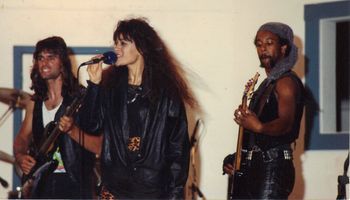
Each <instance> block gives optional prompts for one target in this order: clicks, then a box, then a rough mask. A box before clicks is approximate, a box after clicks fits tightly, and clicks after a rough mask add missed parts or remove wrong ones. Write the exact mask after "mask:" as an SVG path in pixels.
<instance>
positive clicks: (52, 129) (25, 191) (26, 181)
mask: <svg viewBox="0 0 350 200" xmlns="http://www.w3.org/2000/svg"><path fill="white" fill-rule="evenodd" d="M84 97H85V95H80V96H78V97H76V98H75V99H74V100H73V101H72V103H71V104H70V105H69V106H68V107H67V108H66V110H65V113H64V115H66V116H68V117H72V116H73V115H74V114H75V113H76V112H77V111H78V109H79V108H80V105H81V103H82V101H83V99H84ZM61 133H62V132H61V131H60V129H59V123H58V121H52V122H50V123H49V124H47V125H46V126H45V130H44V136H45V137H46V138H44V140H43V142H42V145H40V148H39V150H38V151H36V152H31V153H30V154H31V155H32V156H33V158H34V159H35V161H36V163H35V165H34V166H33V168H32V169H31V170H30V172H29V173H28V174H23V176H22V195H23V197H24V198H32V196H33V195H34V194H35V191H36V189H37V186H38V183H39V181H40V180H41V179H42V178H43V177H44V176H46V175H48V174H49V173H51V172H53V171H54V170H55V169H56V168H57V165H58V161H57V160H54V159H53V158H52V157H53V154H54V152H55V151H56V149H57V146H58V144H57V143H56V140H57V138H58V136H59V135H60V134H61Z"/></svg>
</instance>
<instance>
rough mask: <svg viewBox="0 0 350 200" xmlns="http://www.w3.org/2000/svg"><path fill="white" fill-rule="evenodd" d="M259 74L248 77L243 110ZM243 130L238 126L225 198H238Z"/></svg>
mask: <svg viewBox="0 0 350 200" xmlns="http://www.w3.org/2000/svg"><path fill="white" fill-rule="evenodd" d="M259 76H260V74H259V73H256V74H255V76H254V77H253V78H252V79H250V80H249V81H248V82H247V84H246V85H245V89H244V92H243V97H242V104H241V106H242V108H243V109H244V110H245V109H246V108H247V102H248V100H250V99H251V97H252V96H253V92H254V87H255V85H256V83H257V82H258V78H259ZM243 131H244V128H243V127H242V126H239V131H238V139H237V147H236V156H235V159H234V161H233V163H232V165H233V169H234V171H233V174H232V175H230V176H229V181H228V189H227V199H228V200H232V199H237V198H240V194H239V193H240V191H241V190H240V189H239V184H238V183H239V179H241V177H242V176H243V172H242V171H241V160H242V144H243Z"/></svg>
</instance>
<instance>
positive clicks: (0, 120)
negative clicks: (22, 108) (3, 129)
mask: <svg viewBox="0 0 350 200" xmlns="http://www.w3.org/2000/svg"><path fill="white" fill-rule="evenodd" d="M20 100H21V99H20V95H19V94H18V95H17V99H16V101H12V102H11V105H10V106H9V107H8V108H7V110H6V111H5V113H4V114H3V115H2V116H1V117H0V126H1V125H2V124H3V123H4V122H5V121H6V119H7V118H8V117H9V115H10V114H11V113H13V111H15V110H16V108H18V107H19V101H20Z"/></svg>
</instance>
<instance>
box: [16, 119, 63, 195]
mask: <svg viewBox="0 0 350 200" xmlns="http://www.w3.org/2000/svg"><path fill="white" fill-rule="evenodd" d="M55 125H56V124H55V122H50V123H49V124H47V126H46V127H45V131H44V136H45V139H44V140H43V141H45V140H46V139H47V138H48V137H49V136H50V134H51V132H52V131H53V130H54V128H55ZM57 146H58V145H56V144H55V143H52V144H51V146H50V147H49V149H48V152H47V153H46V154H43V153H40V151H39V152H36V153H33V152H32V153H30V155H32V156H33V157H34V159H35V161H36V163H35V165H34V166H33V168H32V169H31V171H30V172H29V173H28V174H23V176H22V179H21V182H22V195H23V197H24V198H36V194H37V189H38V185H39V183H40V180H42V179H43V178H45V177H46V176H47V175H49V174H51V173H52V172H53V171H54V170H55V169H56V168H57V166H58V161H57V160H54V159H53V154H54V151H55V150H56V148H57Z"/></svg>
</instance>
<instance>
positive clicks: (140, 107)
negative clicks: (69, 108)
mask: <svg viewBox="0 0 350 200" xmlns="http://www.w3.org/2000/svg"><path fill="white" fill-rule="evenodd" d="M113 40H114V42H115V46H114V50H115V52H116V54H117V57H118V59H117V61H116V63H115V66H113V67H112V68H111V69H110V71H109V73H108V77H104V76H102V75H103V73H102V62H100V63H98V64H94V65H90V66H88V73H89V81H88V88H87V95H86V98H85V100H86V101H85V102H84V104H83V106H82V107H81V108H80V111H79V122H78V124H79V125H80V128H81V129H83V130H84V131H86V132H88V133H92V134H93V133H96V134H98V133H100V132H102V133H103V145H102V152H101V173H102V185H103V186H102V192H101V198H102V199H111V198H117V199H134V198H135V199H174V198H176V199H182V198H184V196H183V195H184V185H185V183H186V180H187V176H188V167H189V153H190V152H189V150H190V149H189V148H190V147H189V138H188V130H187V118H186V112H185V106H184V103H185V102H187V103H189V105H191V104H192V103H193V102H194V99H193V97H192V95H191V94H190V92H189V88H188V86H187V84H186V82H185V80H184V78H183V77H182V76H181V74H180V72H179V66H178V64H177V62H176V61H175V60H174V59H173V58H172V57H171V56H170V53H169V51H168V50H167V48H166V46H165V44H164V42H163V41H162V40H161V38H160V37H159V35H158V34H157V33H156V31H155V30H154V29H153V27H151V26H150V25H149V24H148V23H147V22H146V21H145V20H144V19H141V18H135V19H128V20H122V21H119V23H118V25H117V28H116V30H115V32H114V35H113ZM101 56H102V55H98V56H96V57H94V58H93V59H95V58H100V57H101ZM192 105H193V104H192Z"/></svg>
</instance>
